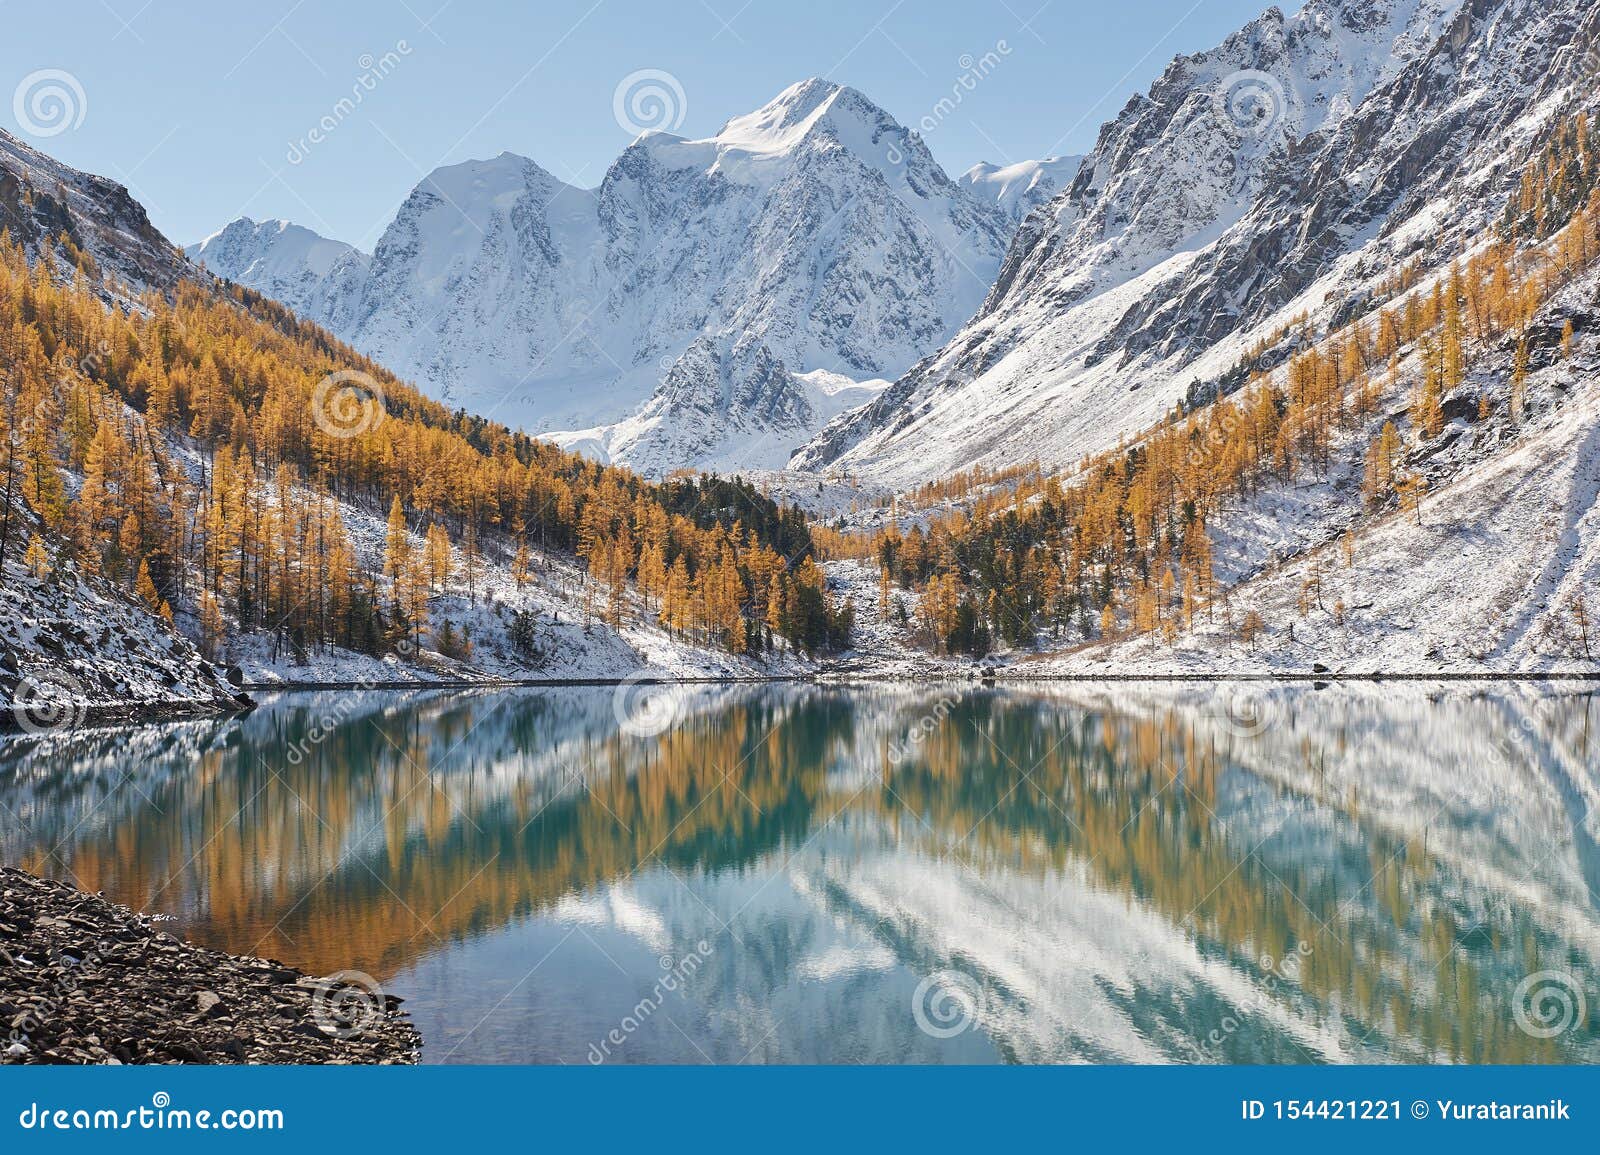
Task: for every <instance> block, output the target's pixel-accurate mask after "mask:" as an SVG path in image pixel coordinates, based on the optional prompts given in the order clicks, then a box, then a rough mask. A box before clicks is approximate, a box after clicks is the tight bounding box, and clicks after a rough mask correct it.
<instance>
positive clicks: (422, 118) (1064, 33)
mask: <svg viewBox="0 0 1600 1155" xmlns="http://www.w3.org/2000/svg"><path fill="white" fill-rule="evenodd" d="M1281 6H1282V7H1284V8H1285V10H1286V11H1287V10H1292V9H1294V8H1296V7H1298V5H1297V4H1295V3H1289V4H1284V5H1281ZM1264 7H1266V4H1265V2H1264V0H1131V2H1127V3H1120V4H1118V3H1112V4H1104V3H1097V4H1086V3H1071V2H1068V0H1048V2H1047V0H964V2H963V0H922V2H914V0H900V2H898V3H897V2H896V0H850V2H836V0H676V2H672V3H669V2H666V0H654V2H648V0H646V2H640V0H573V2H567V0H556V2H551V3H538V4H527V3H524V4H515V3H487V2H485V3H472V2H470V0H450V2H446V0H391V2H390V3H381V4H380V3H357V2H347V3H337V4H334V3H322V4H319V3H316V2H315V0H299V2H296V0H258V2H256V3H252V4H242V3H222V2H219V0H213V2H212V3H209V4H208V3H198V2H196V3H190V2H187V0H183V2H180V0H65V2H56V3H49V4H45V3H36V2H28V3H24V2H23V0H0V21H3V27H4V29H5V35H4V40H3V42H0V123H3V124H4V125H5V127H6V128H7V129H8V130H9V131H11V132H13V133H16V134H18V135H20V136H21V137H22V138H23V139H24V140H27V141H28V142H29V143H32V144H34V145H35V146H36V147H39V148H41V149H43V150H44V151H46V152H49V153H51V154H52V155H55V156H57V157H59V158H61V159H62V160H64V161H66V162H68V163H69V164H72V165H75V166H77V167H79V168H83V169H87V170H89V171H91V172H98V173H103V174H104V175H106V176H110V177H112V178H113V179H117V180H120V181H122V182H123V183H125V184H127V185H128V186H129V187H130V188H131V189H132V191H133V193H134V195H135V196H136V197H138V198H139V199H140V200H141V201H142V202H143V203H144V204H145V206H146V207H147V208H148V209H149V210H150V213H151V216H152V218H153V219H154V221H155V223H156V224H157V226H158V227H160V228H161V229H162V230H163V231H164V232H166V234H167V235H168V236H169V237H171V238H172V239H173V240H175V241H178V242H180V243H187V242H189V241H193V240H198V239H200V238H201V237H202V236H204V235H205V234H207V233H209V232H212V231H213V230H215V229H216V228H219V227H221V226H222V225H223V224H225V223H226V222H227V221H229V220H231V219H233V218H234V217H237V216H240V215H249V216H253V217H256V218H257V219H261V218H264V217H280V216H281V217H288V218H290V219H292V220H296V221H299V222H300V223H302V224H305V225H307V226H309V227H311V228H314V229H317V230H318V231H320V232H323V233H327V234H329V235H332V236H336V237H339V238H341V239H344V240H348V241H353V242H355V243H357V244H359V245H361V246H362V247H364V248H370V247H371V245H372V244H373V242H374V241H375V240H376V239H377V236H378V234H379V233H380V232H381V230H382V228H383V226H384V225H385V224H386V223H387V222H388V220H389V218H390V217H391V216H392V215H393V213H394V210H395V208H396V207H397V206H398V205H399V203H400V202H401V200H403V199H404V197H405V195H406V193H407V192H409V191H410V189H411V188H412V186H414V185H415V184H416V183H417V181H418V180H419V179H421V177H422V176H424V175H425V174H426V173H427V172H428V171H430V170H432V169H433V168H435V167H436V166H438V165H440V164H446V163H452V162H455V161H460V160H464V159H467V158H469V157H479V156H492V155H494V154H496V153H499V152H501V151H503V150H507V149H509V150H510V151H512V152H517V153H522V154H524V155H526V156H529V157H532V158H533V159H534V160H535V161H537V162H539V163H540V164H541V165H543V166H544V167H545V168H547V169H548V170H550V171H551V172H552V173H554V174H555V175H556V176H557V177H560V178H561V179H563V180H567V181H570V182H571V183H574V184H579V185H585V186H592V185H595V184H598V183H599V181H600V179H601V177H602V176H603V175H604V173H605V170H606V167H607V166H608V165H609V163H610V162H611V161H612V160H613V159H614V158H615V157H616V155H617V153H618V152H619V151H620V150H621V149H622V148H624V147H625V146H626V145H627V143H628V141H629V139H630V136H631V134H630V132H629V131H628V130H627V129H626V128H625V127H624V126H623V125H621V124H619V117H618V116H617V115H616V112H615V109H614V98H615V97H616V95H617V91H618V87H619V85H620V84H621V83H622V81H623V80H624V78H626V77H629V76H633V75H634V74H637V73H642V72H648V73H649V74H650V76H647V77H645V78H644V79H643V80H642V81H638V82H636V84H638V83H643V84H645V85H648V84H649V83H650V82H651V76H656V79H657V81H658V82H659V85H660V87H661V88H662V90H663V91H665V92H666V93H667V94H668V96H669V99H670V100H671V101H672V102H673V106H674V107H673V112H672V115H673V117H674V118H677V117H678V116H680V114H681V121H680V122H679V123H678V124H677V127H676V129H675V131H677V132H678V133H679V134H680V135H684V136H705V135H709V134H711V133H713V132H715V131H716V130H717V128H718V127H720V126H721V124H722V123H723V122H724V121H725V120H727V119H728V118H729V117H730V116H734V115H738V114H739V113H742V112H748V111H750V110H751V109H754V108H756V107H759V106H760V105H761V104H763V103H765V102H766V101H767V100H769V99H770V98H771V97H772V96H774V95H776V94H777V93H778V92H779V91H781V90H782V89H783V88H785V87H787V86H788V85H789V84H791V83H793V82H794V81H796V80H800V79H803V78H805V77H807V76H813V75H820V76H826V77H828V78H829V79H832V80H835V81H838V82H840V83H844V84H850V85H853V86H855V87H856V88H859V89H860V90H861V91H863V92H865V93H866V94H867V95H868V96H869V97H871V98H872V99H873V100H875V101H876V102H877V103H878V104H880V105H881V106H882V107H884V108H885V109H886V110H887V111H888V112H889V113H890V114H891V115H893V116H894V117H895V118H896V119H898V120H900V121H901V122H902V123H904V124H907V125H910V126H912V127H916V126H917V123H918V122H919V121H920V120H922V118H923V117H924V116H925V115H927V114H928V113H929V112H930V110H932V109H933V108H934V106H935V103H936V102H937V101H938V100H939V99H940V98H941V97H944V96H948V95H949V94H950V93H951V91H952V89H953V88H954V87H955V86H956V85H957V84H958V82H959V79H960V78H961V77H962V75H963V73H964V71H966V70H967V69H968V68H969V67H971V66H970V64H969V62H973V61H981V60H983V58H984V57H985V56H986V55H989V56H990V59H991V60H992V61H998V63H996V64H994V65H993V66H992V67H989V68H987V69H984V68H983V66H981V65H979V66H978V67H979V69H980V70H982V71H986V72H987V75H984V76H983V77H982V79H981V80H980V81H978V82H977V83H976V84H975V86H974V87H973V88H972V89H971V91H969V92H966V93H964V94H963V99H962V101H961V105H960V107H959V108H958V109H957V111H956V112H955V113H954V114H952V115H949V116H945V117H943V118H941V119H939V121H938V123H937V125H936V127H935V128H934V129H933V130H932V131H929V132H927V133H926V134H925V139H926V140H927V143H928V146H929V147H930V148H931V149H932V151H933V153H934V155H935V156H936V157H937V158H938V159H939V161H940V162H941V163H942V164H943V165H944V166H945V168H946V169H947V170H949V171H950V172H951V173H952V174H955V173H959V172H961V171H962V170H964V169H966V168H968V167H969V166H971V165H972V164H973V163H975V162H976V161H979V160H991V161H994V162H996V163H1006V162H1009V161H1016V160H1023V159H1026V158H1029V157H1036V156H1043V155H1047V154H1050V153H1070V152H1082V151H1086V150H1087V149H1088V148H1089V147H1090V146H1091V145H1092V144H1093V142H1094V138H1095V134H1096V132H1097V130H1098V128H1099V126H1100V124H1101V123H1102V122H1103V121H1105V120H1106V119H1108V118H1109V117H1111V116H1113V115H1114V114H1115V113H1116V111H1117V110H1118V109H1119V108H1120V107H1121V106H1122V105H1123V104H1124V103H1125V102H1126V101H1127V99H1128V97H1129V96H1130V95H1132V94H1133V93H1134V92H1136V91H1139V90H1142V89H1144V88H1146V87H1148V85H1149V84H1150V82H1151V81H1152V80H1153V79H1154V78H1155V77H1156V76H1157V75H1159V74H1160V72H1161V70H1162V69H1163V68H1164V67H1165V65H1166V63H1167V62H1168V61H1169V60H1170V59H1171V58H1172V57H1173V56H1174V55H1176V54H1178V53H1180V52H1194V51H1199V50H1201V49H1204V48H1208V47H1210V46H1212V45H1213V44H1215V43H1217V42H1218V41H1220V40H1221V39H1222V38H1223V37H1224V36H1226V35H1227V33H1229V32H1230V31H1232V30H1234V29H1235V28H1237V27H1239V26H1240V25H1241V24H1243V23H1245V22H1246V21H1247V20H1249V19H1251V18H1252V17H1253V16H1255V15H1257V14H1258V13H1259V12H1260V11H1261V10H1262V9H1263V8H1264ZM660 73H665V74H667V77H670V79H663V78H660V77H659V76H657V75H656V74H660ZM63 74H65V75H63ZM674 82H675V85H674ZM358 88H359V89H360V94H361V99H360V101H359V103H358V104H356V103H354V102H350V103H347V104H346V105H345V106H344V107H343V108H341V107H340V101H341V100H347V99H348V98H350V97H351V96H352V94H353V93H354V92H355V91H356V90H357V89H358ZM678 90H681V93H682V96H681V99H680V98H679V97H678V95H677V91H678ZM55 95H63V96H64V99H65V102H66V106H67V107H68V108H69V112H68V113H67V115H66V116H65V117H64V118H63V117H62V115H61V111H60V110H61V108H62V107H63V106H62V105H61V104H53V103H52V102H51V100H50V99H49V98H50V97H52V96H55ZM6 97H10V98H11V99H5V98H6ZM19 102H20V109H19ZM625 108H626V106H625ZM19 110H20V111H21V112H22V114H23V115H22V116H21V117H19V115H18V112H19ZM24 122H26V123H24ZM319 123H320V124H324V125H326V124H329V123H331V124H332V127H331V128H329V129H328V130H327V131H326V132H325V133H323V134H322V138H321V139H320V140H313V139H312V131H313V129H315V128H317V126H318V125H319ZM30 129H31V130H32V131H30Z"/></svg>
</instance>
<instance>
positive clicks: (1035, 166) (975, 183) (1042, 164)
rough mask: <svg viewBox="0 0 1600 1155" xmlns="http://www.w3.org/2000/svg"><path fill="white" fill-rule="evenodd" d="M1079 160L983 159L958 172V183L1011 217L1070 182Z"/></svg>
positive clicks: (1020, 215)
mask: <svg viewBox="0 0 1600 1155" xmlns="http://www.w3.org/2000/svg"><path fill="white" fill-rule="evenodd" d="M1082 164H1083V157H1081V156H1051V157H1046V158H1045V159H1044V160H1022V161H1018V162H1017V163H1016V164H1008V165H993V164H990V163H989V162H988V161H983V162H981V163H979V164H975V165H973V166H972V167H971V168H969V169H968V170H967V171H966V172H964V173H962V174H961V183H962V184H963V185H964V186H966V187H967V188H969V189H971V190H972V191H973V192H974V193H975V194H976V195H977V196H980V197H985V198H987V199H989V200H992V201H994V202H995V203H996V204H998V205H999V206H1000V207H1001V208H1002V209H1004V210H1005V213H1006V215H1007V216H1008V217H1010V218H1011V219H1012V220H1013V221H1017V222H1019V223H1020V222H1021V220H1022V218H1023V217H1025V216H1027V215H1028V214H1029V213H1031V212H1032V211H1033V210H1034V209H1036V208H1038V207H1039V206H1040V205H1042V204H1045V203H1047V202H1048V201H1049V200H1050V198H1052V197H1053V196H1055V195H1056V194H1057V193H1058V192H1060V191H1061V190H1062V189H1064V188H1066V187H1067V186H1069V185H1070V184H1071V183H1072V178H1073V177H1075V176H1077V175H1078V168H1079V167H1080V166H1081V165H1082Z"/></svg>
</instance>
